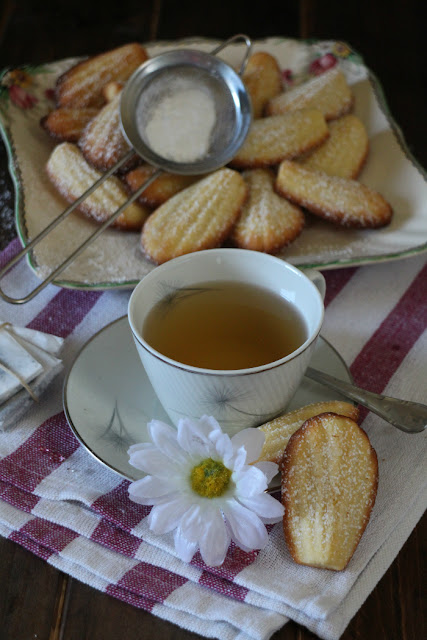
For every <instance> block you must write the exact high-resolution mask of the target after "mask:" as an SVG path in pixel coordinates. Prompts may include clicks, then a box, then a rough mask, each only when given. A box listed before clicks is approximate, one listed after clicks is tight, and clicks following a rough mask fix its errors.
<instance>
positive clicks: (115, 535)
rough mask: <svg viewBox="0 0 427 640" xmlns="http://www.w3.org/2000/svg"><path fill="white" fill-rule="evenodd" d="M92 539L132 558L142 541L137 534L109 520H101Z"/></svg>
mask: <svg viewBox="0 0 427 640" xmlns="http://www.w3.org/2000/svg"><path fill="white" fill-rule="evenodd" d="M90 539H91V540H93V541H94V542H98V543H99V544H102V545H103V546H105V547H108V548H109V549H112V550H113V551H117V553H121V554H123V555H125V556H128V557H130V558H133V556H134V555H135V553H136V552H137V550H138V548H139V547H140V545H141V543H142V542H141V540H140V539H139V538H137V537H136V536H133V535H132V534H131V533H128V532H127V531H124V530H123V529H120V528H119V527H117V526H115V525H114V524H112V523H111V522H108V521H107V520H101V522H100V523H99V525H98V526H97V527H96V529H95V531H94V532H93V533H92V535H91V536H90Z"/></svg>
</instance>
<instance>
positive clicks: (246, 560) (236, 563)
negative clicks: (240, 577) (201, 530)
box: [191, 542, 259, 580]
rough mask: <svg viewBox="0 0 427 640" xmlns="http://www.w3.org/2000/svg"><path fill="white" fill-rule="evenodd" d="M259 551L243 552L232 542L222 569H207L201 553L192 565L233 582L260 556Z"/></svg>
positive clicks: (195, 556)
mask: <svg viewBox="0 0 427 640" xmlns="http://www.w3.org/2000/svg"><path fill="white" fill-rule="evenodd" d="M258 553H259V552H258V551H249V552H247V551H242V549H240V548H239V547H237V546H236V545H235V544H234V542H232V543H231V544H230V546H229V548H228V551H227V555H226V556H225V560H224V562H223V563H222V565H221V566H220V567H206V564H205V563H204V562H203V560H202V556H201V555H200V552H199V551H197V553H196V554H195V555H194V557H193V559H192V560H191V564H192V565H194V566H195V567H198V568H199V569H203V570H207V571H208V572H209V573H212V575H214V576H218V577H219V578H224V579H225V580H233V579H234V578H235V576H237V574H239V573H240V572H241V571H242V570H243V569H244V568H245V567H248V566H249V565H251V564H252V563H253V562H255V560H256V559H257V556H258Z"/></svg>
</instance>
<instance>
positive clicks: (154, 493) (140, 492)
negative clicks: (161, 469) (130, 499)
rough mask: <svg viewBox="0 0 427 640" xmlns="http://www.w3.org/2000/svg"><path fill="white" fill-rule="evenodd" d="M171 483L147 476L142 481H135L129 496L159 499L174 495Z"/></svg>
mask: <svg viewBox="0 0 427 640" xmlns="http://www.w3.org/2000/svg"><path fill="white" fill-rule="evenodd" d="M173 490H174V489H171V485H170V482H168V481H166V480H163V479H162V478H153V476H145V478H141V479H140V480H135V482H132V483H131V484H130V485H129V489H128V491H129V494H130V495H132V496H138V497H140V498H158V497H159V496H164V495H166V494H168V493H172V491H173Z"/></svg>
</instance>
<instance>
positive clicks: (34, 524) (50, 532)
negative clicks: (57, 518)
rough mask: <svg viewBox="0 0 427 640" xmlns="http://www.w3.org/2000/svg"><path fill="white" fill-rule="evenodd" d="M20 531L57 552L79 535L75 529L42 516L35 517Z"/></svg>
mask: <svg viewBox="0 0 427 640" xmlns="http://www.w3.org/2000/svg"><path fill="white" fill-rule="evenodd" d="M19 531H20V533H22V534H24V535H25V536H28V537H29V538H32V540H35V541H36V542H37V543H38V544H41V545H43V546H44V547H46V548H48V549H50V551H51V552H55V553H58V552H59V551H62V550H63V549H64V548H65V547H66V546H67V544H69V543H70V542H72V541H73V540H75V539H76V538H78V537H79V534H78V533H76V532H75V531H71V529H68V528H67V527H62V526H61V525H60V524H55V523H54V522H48V521H47V520H43V519H42V518H33V519H32V520H30V521H29V522H27V523H26V524H25V525H24V526H23V527H21V529H20V530H19Z"/></svg>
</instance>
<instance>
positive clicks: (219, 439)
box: [210, 431, 234, 468]
mask: <svg viewBox="0 0 427 640" xmlns="http://www.w3.org/2000/svg"><path fill="white" fill-rule="evenodd" d="M210 439H211V441H212V444H213V446H214V450H215V453H216V455H217V456H219V457H220V458H221V460H223V462H224V464H225V466H226V467H228V468H232V467H230V466H229V464H230V461H231V460H232V458H233V454H234V451H233V446H232V444H231V440H230V436H228V435H227V434H226V433H222V432H221V431H219V432H214V433H211V435H210Z"/></svg>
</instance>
